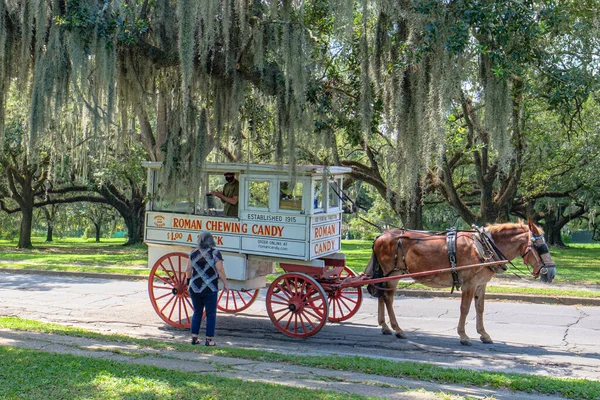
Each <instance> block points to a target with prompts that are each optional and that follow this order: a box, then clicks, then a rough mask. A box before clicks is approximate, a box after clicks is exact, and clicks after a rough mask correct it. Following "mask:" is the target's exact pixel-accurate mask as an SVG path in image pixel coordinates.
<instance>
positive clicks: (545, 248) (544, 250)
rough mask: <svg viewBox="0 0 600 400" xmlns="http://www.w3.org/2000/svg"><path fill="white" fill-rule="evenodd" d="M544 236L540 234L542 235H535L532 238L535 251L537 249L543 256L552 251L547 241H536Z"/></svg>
mask: <svg viewBox="0 0 600 400" xmlns="http://www.w3.org/2000/svg"><path fill="white" fill-rule="evenodd" d="M543 238H544V236H543V235H540V236H533V237H532V238H531V242H532V243H531V244H532V246H533V248H534V249H535V251H537V253H538V255H540V256H543V255H544V254H548V253H550V250H549V249H548V245H547V244H546V242H545V241H542V243H539V244H538V243H536V242H537V241H538V240H540V239H543Z"/></svg>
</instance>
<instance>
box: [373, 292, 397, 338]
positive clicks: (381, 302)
mask: <svg viewBox="0 0 600 400" xmlns="http://www.w3.org/2000/svg"><path fill="white" fill-rule="evenodd" d="M385 298H386V295H383V296H381V297H379V298H378V299H377V318H378V322H379V326H381V333H383V334H384V335H391V334H392V333H394V332H392V330H391V329H390V328H388V326H387V324H386V323H385Z"/></svg>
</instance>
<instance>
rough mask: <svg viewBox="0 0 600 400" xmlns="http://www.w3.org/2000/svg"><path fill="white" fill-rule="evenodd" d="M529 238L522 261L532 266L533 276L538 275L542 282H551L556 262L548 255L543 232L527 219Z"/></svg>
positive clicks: (554, 274)
mask: <svg viewBox="0 0 600 400" xmlns="http://www.w3.org/2000/svg"><path fill="white" fill-rule="evenodd" d="M528 225H529V233H530V240H529V245H528V246H527V249H526V250H525V253H524V254H523V261H524V262H525V264H528V265H531V266H532V267H533V273H532V274H533V276H534V278H537V277H538V276H539V277H540V281H542V282H548V283H550V282H552V280H553V279H554V277H555V276H556V264H554V261H553V260H552V257H551V256H550V250H548V245H547V244H546V240H545V239H544V232H543V231H542V230H541V229H540V228H538V227H537V226H536V225H535V224H534V223H533V222H532V221H531V220H529V221H528Z"/></svg>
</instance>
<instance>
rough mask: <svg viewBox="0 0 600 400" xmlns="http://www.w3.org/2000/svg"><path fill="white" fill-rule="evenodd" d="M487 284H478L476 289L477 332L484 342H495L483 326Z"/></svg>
mask: <svg viewBox="0 0 600 400" xmlns="http://www.w3.org/2000/svg"><path fill="white" fill-rule="evenodd" d="M486 286H487V285H486V284H483V285H479V286H477V289H476V290H475V312H476V313H477V318H476V320H477V333H479V335H481V336H480V339H481V341H482V342H483V343H490V344H491V343H494V341H493V340H492V338H491V337H490V335H488V333H487V332H486V331H485V328H484V327H483V309H484V303H485V289H486Z"/></svg>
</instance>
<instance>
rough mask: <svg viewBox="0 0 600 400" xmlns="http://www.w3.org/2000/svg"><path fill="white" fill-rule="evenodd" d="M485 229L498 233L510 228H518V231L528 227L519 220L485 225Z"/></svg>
mask: <svg viewBox="0 0 600 400" xmlns="http://www.w3.org/2000/svg"><path fill="white" fill-rule="evenodd" d="M486 228H487V230H488V231H489V232H490V233H491V234H494V233H496V234H500V233H502V232H504V231H511V230H519V231H525V230H527V229H529V227H528V226H527V225H526V224H525V223H523V221H521V220H519V221H518V222H507V223H505V224H494V225H488V226H486Z"/></svg>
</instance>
